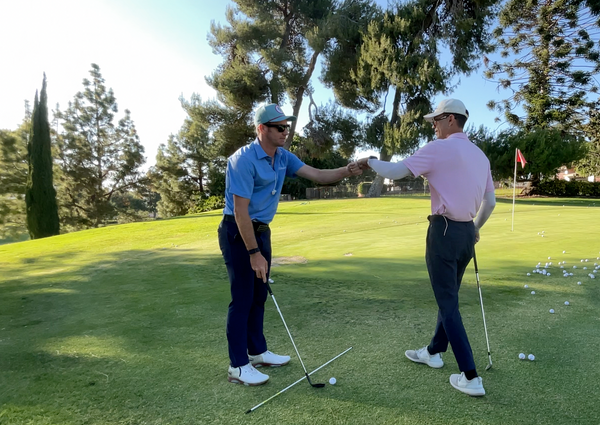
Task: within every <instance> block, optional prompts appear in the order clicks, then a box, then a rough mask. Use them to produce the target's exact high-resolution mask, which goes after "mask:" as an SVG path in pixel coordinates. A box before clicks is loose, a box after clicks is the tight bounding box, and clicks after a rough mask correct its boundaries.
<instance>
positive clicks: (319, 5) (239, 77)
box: [207, 0, 375, 148]
mask: <svg viewBox="0 0 600 425" xmlns="http://www.w3.org/2000/svg"><path fill="white" fill-rule="evenodd" d="M235 3H236V7H234V8H228V10H227V21H228V24H229V26H227V27H222V26H220V25H217V24H214V23H213V25H212V26H211V37H210V43H211V45H212V47H213V49H214V51H215V52H216V53H218V54H221V55H222V56H223V58H224V62H223V63H222V64H221V65H220V66H219V68H218V69H217V71H216V72H215V73H214V74H213V75H212V76H211V77H210V78H208V79H207V82H208V83H209V84H210V85H211V86H212V87H214V88H215V90H217V92H218V99H219V101H220V102H221V103H222V104H223V105H225V106H226V107H227V108H230V109H232V110H235V111H237V113H238V115H240V116H243V117H244V118H245V120H246V121H247V122H251V112H252V110H253V109H254V107H255V105H256V103H258V102H262V101H268V102H272V103H282V102H284V101H285V100H289V101H290V103H292V105H293V112H292V113H293V115H295V116H298V115H299V113H300V108H301V106H302V101H303V98H304V96H306V95H308V94H310V93H311V92H312V90H313V89H312V86H311V83H310V81H311V78H312V75H313V73H314V70H315V69H316V65H317V62H318V58H319V56H320V55H321V54H323V53H324V52H325V51H326V50H327V49H329V50H330V51H333V50H335V49H334V48H332V46H333V45H334V44H335V36H336V35H339V34H341V33H342V32H341V30H340V27H341V26H345V27H346V28H355V30H354V32H355V33H358V29H356V28H357V27H359V26H360V25H361V21H358V20H356V19H354V18H355V16H354V15H355V13H356V12H357V11H359V12H360V10H362V9H361V7H362V8H364V9H366V8H367V7H366V6H367V5H369V4H370V2H368V1H366V0H346V1H343V2H337V1H335V0H316V1H315V0H298V1H289V0H275V1H268V2H265V1H262V0H235ZM357 5H358V6H359V7H357ZM370 7H371V9H373V8H375V6H370ZM355 48H356V46H355ZM295 131H296V122H293V123H292V127H291V130H290V133H289V136H288V138H287V141H286V145H285V147H286V148H289V146H290V145H291V143H292V140H293V138H294V134H295ZM236 142H237V147H239V146H241V145H243V144H244V143H246V140H243V139H240V140H237V141H236Z"/></svg>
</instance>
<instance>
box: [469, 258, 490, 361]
mask: <svg viewBox="0 0 600 425" xmlns="http://www.w3.org/2000/svg"><path fill="white" fill-rule="evenodd" d="M473 264H474V266H475V277H476V279H477V290H478V291H479V304H480V305H481V316H482V317H483V330H484V331H485V342H486V344H487V350H488V359H489V361H490V364H489V367H491V366H492V353H491V350H490V339H489V338H488V331H487V324H486V322H485V310H484V309H483V296H482V295H481V285H480V284H479V268H478V267H477V255H476V254H475V249H473Z"/></svg>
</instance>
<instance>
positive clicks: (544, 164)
mask: <svg viewBox="0 0 600 425" xmlns="http://www.w3.org/2000/svg"><path fill="white" fill-rule="evenodd" d="M482 132H483V133H484V136H481V135H479V136H478V135H470V137H472V140H473V142H474V143H475V144H477V145H478V146H479V147H480V148H481V150H482V151H483V152H484V153H485V154H486V156H487V157H488V158H489V159H490V166H491V168H492V175H493V176H494V179H497V180H502V179H507V178H511V177H512V176H513V173H514V166H515V150H516V149H520V150H521V152H522V153H523V155H524V156H525V158H527V168H526V170H525V171H526V172H527V173H529V174H531V179H532V183H533V186H536V185H537V184H539V182H540V181H542V180H543V179H548V178H554V177H555V176H556V173H557V172H558V169H559V168H560V167H561V166H562V165H564V164H572V163H574V162H576V161H578V160H580V159H581V158H583V156H584V155H585V141H584V139H583V137H581V136H576V135H573V134H570V133H567V132H564V131H561V130H558V129H541V128H537V129H536V130H534V131H527V130H523V129H521V130H519V129H511V130H506V131H503V132H500V133H499V134H498V135H496V137H495V138H494V139H490V138H489V133H487V136H486V135H485V131H483V130H482ZM519 170H521V169H520V168H519Z"/></svg>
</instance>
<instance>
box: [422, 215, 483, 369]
mask: <svg viewBox="0 0 600 425" xmlns="http://www.w3.org/2000/svg"><path fill="white" fill-rule="evenodd" d="M466 224H468V223H456V222H452V221H449V223H448V224H446V222H445V221H444V220H434V221H432V222H431V224H430V226H429V230H428V234H427V251H426V260H427V269H428V271H429V277H430V280H431V285H432V288H433V292H434V295H435V298H436V301H437V304H438V307H439V311H438V325H437V327H436V333H435V335H434V337H433V339H432V342H431V345H430V348H431V350H432V351H433V352H434V353H435V352H440V351H444V348H447V342H446V341H449V342H450V344H451V345H452V350H453V352H454V356H455V357H456V361H457V362H458V366H459V368H460V370H461V371H471V370H474V369H475V363H474V361H473V353H472V351H471V346H470V344H469V340H468V338H467V334H466V331H465V328H464V325H463V323H462V318H461V316H460V312H459V309H458V291H459V288H460V280H459V279H458V277H459V276H460V277H462V273H464V268H463V267H462V266H463V264H464V260H463V258H464V253H465V248H464V246H465V244H464V243H463V241H462V240H463V239H465V238H464V230H465V228H464V225H466ZM471 226H472V223H471ZM459 259H461V261H459ZM459 263H460V266H461V267H460V268H461V269H462V270H460V269H459ZM467 264H468V262H467ZM464 267H466V264H464Z"/></svg>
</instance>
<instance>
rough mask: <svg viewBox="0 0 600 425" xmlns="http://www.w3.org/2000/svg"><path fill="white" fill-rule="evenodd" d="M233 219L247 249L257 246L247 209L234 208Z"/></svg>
mask: <svg viewBox="0 0 600 425" xmlns="http://www.w3.org/2000/svg"><path fill="white" fill-rule="evenodd" d="M234 215H235V221H236V223H237V226H238V230H239V231H240V235H241V236H242V240H243V241H244V244H245V245H246V249H247V250H251V249H254V248H257V247H258V243H257V242H256V236H255V235H254V226H252V220H251V219H250V214H249V213H248V209H244V208H239V209H238V208H236V209H235V211H234Z"/></svg>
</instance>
